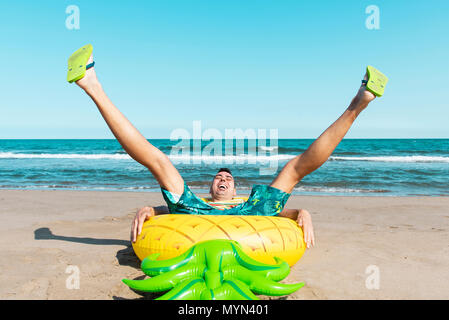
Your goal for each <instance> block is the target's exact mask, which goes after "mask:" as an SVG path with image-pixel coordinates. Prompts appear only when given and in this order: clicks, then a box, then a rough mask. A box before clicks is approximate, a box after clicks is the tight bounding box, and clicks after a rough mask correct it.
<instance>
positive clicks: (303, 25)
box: [0, 0, 449, 139]
mask: <svg viewBox="0 0 449 320" xmlns="http://www.w3.org/2000/svg"><path fill="white" fill-rule="evenodd" d="M69 5H76V6H78V7H79V9H80V29H79V30H69V29H67V28H66V23H65V22H66V18H67V16H68V14H66V8H67V6H69ZM369 5H376V6H378V8H379V10H380V29H379V30H369V29H367V28H366V26H365V20H366V19H367V18H368V14H366V13H365V9H366V7H367V6H369ZM448 12H449V1H446V0H440V1H438V0H433V1H405V0H404V1H402V0H395V1H391V0H390V1H378V0H370V1H363V0H353V1H350V0H346V1H324V0H321V1H300V0H271V1H268V0H240V1H234V0H226V1H224V0H208V1H206V0H189V1H186V0H160V1H152V0H149V1H127V2H124V1H81V0H73V1H13V2H12V1H8V2H6V1H2V2H1V4H0V28H1V32H0V40H1V43H2V49H3V50H1V51H0V59H1V60H2V62H3V63H2V77H1V80H0V88H1V89H0V90H1V99H0V138H3V139H8V138H55V139H56V138H113V136H112V134H111V133H110V132H109V129H108V128H107V126H106V124H105V123H104V121H103V119H102V118H101V116H100V114H99V112H98V110H97V109H96V107H95V105H94V104H93V103H92V102H91V101H90V99H89V98H88V97H87V96H86V95H85V94H84V93H83V92H82V91H81V90H80V89H79V88H78V87H76V85H73V84H68V83H67V82H66V81H65V77H66V66H67V58H68V57H69V55H70V54H71V53H72V52H73V51H75V50H76V49H78V48H79V47H81V46H82V45H84V44H87V43H92V44H93V46H94V57H95V60H96V70H97V75H98V77H99V79H100V81H101V82H102V84H103V87H104V89H105V90H106V92H107V93H108V95H109V97H110V98H111V99H112V101H113V102H114V103H115V104H116V105H117V106H118V107H119V109H120V110H121V111H122V112H123V113H124V114H125V115H126V116H127V117H128V118H129V119H130V121H131V122H132V123H133V124H134V125H135V126H136V127H137V128H138V129H139V130H140V131H141V132H142V133H143V134H144V136H145V137H147V138H149V139H151V138H168V137H169V135H170V133H171V132H172V131H173V130H174V129H176V128H185V129H187V130H189V131H191V129H192V121H194V120H201V121H202V126H203V128H204V129H207V128H216V129H219V130H222V131H223V132H224V129H225V128H229V129H233V128H242V129H248V128H254V129H271V128H274V129H278V130H279V138H315V137H317V136H318V135H319V134H320V133H321V132H322V131H323V130H324V129H325V128H327V127H328V126H329V125H330V124H331V123H332V122H333V121H334V120H335V119H336V118H337V117H338V116H339V115H340V114H341V113H342V112H343V111H344V109H345V108H346V107H347V105H348V103H349V102H350V100H351V98H352V97H353V95H354V94H355V92H356V91H357V88H358V86H359V83H360V80H361V78H362V76H363V74H364V72H365V67H366V66H367V65H368V64H371V65H374V66H376V67H377V68H379V69H380V70H382V71H383V72H384V73H385V74H387V75H388V76H389V78H390V82H389V85H388V87H387V91H386V93H385V95H384V96H383V97H382V98H380V99H377V100H376V101H374V102H373V103H372V104H371V105H370V106H369V108H368V109H367V110H365V111H364V112H363V113H362V114H361V116H360V117H359V119H358V120H357V122H356V124H355V125H354V126H353V128H352V129H351V131H350V133H349V134H348V135H347V137H348V138H429V137H430V138H432V137H433V138H449V124H448V122H449V103H448V102H447V93H448V89H449V85H448V83H447V79H448V73H449V42H448V41H447V39H448V38H447V34H448V32H449V19H448V18H447V17H448Z"/></svg>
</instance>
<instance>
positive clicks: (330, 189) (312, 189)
mask: <svg viewBox="0 0 449 320" xmlns="http://www.w3.org/2000/svg"><path fill="white" fill-rule="evenodd" d="M293 191H296V192H319V193H322V192H328V193H380V192H388V191H385V190H370V189H351V188H336V187H304V186H299V187H296V188H294V189H293Z"/></svg>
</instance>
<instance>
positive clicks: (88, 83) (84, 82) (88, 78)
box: [76, 54, 100, 91]
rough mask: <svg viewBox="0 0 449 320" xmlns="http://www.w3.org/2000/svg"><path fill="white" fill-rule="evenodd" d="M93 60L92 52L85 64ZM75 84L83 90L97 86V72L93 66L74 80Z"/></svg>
mask: <svg viewBox="0 0 449 320" xmlns="http://www.w3.org/2000/svg"><path fill="white" fill-rule="evenodd" d="M93 61H94V56H93V54H91V55H90V58H89V60H88V61H87V63H86V65H88V64H90V63H92V62H93ZM76 84H77V85H78V86H79V87H80V88H81V89H83V90H84V91H87V90H88V89H90V88H92V87H94V86H98V85H99V84H100V83H99V81H98V79H97V74H96V73H95V68H94V67H92V68H89V69H87V70H86V73H85V74H84V77H83V78H82V79H80V80H78V81H76Z"/></svg>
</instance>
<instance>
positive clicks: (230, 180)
mask: <svg viewBox="0 0 449 320" xmlns="http://www.w3.org/2000/svg"><path fill="white" fill-rule="evenodd" d="M210 195H211V196H212V200H213V201H224V200H231V199H232V198H234V196H235V195H236V191H235V185H234V177H233V176H232V174H231V170H229V169H228V168H221V169H220V170H218V172H217V174H216V175H215V177H214V180H213V181H212V185H211V186H210Z"/></svg>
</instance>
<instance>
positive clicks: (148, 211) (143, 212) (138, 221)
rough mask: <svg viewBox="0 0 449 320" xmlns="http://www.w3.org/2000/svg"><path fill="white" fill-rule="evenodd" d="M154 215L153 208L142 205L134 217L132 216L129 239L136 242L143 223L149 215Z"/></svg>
mask: <svg viewBox="0 0 449 320" xmlns="http://www.w3.org/2000/svg"><path fill="white" fill-rule="evenodd" d="M154 215H156V213H155V211H154V208H152V207H143V208H142V209H140V210H139V211H138V212H137V214H136V217H135V218H134V221H133V224H132V226H131V241H132V242H136V238H137V236H138V235H139V234H140V233H141V232H142V226H143V223H144V222H145V221H146V220H148V219H150V217H152V216H154Z"/></svg>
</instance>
